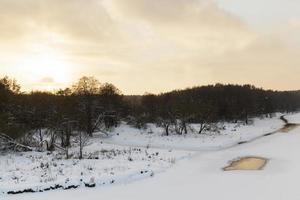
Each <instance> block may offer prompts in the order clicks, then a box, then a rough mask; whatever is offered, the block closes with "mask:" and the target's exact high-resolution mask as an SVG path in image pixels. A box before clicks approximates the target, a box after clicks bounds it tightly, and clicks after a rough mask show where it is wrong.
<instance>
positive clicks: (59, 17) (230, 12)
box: [0, 0, 300, 94]
mask: <svg viewBox="0 0 300 200" xmlns="http://www.w3.org/2000/svg"><path fill="white" fill-rule="evenodd" d="M299 35H300V1H284V0H266V1H264V2H263V3H262V2H261V1H259V0H251V1H250V0H249V1H242V2H241V1H239V0H160V1H152V0H128V1H126V3H124V1H122V0H91V1H88V3H87V1H84V0H73V1H59V0H27V1H18V0H0V44H1V45H0V53H1V57H0V77H1V76H5V75H8V76H9V77H12V78H16V79H17V81H18V83H20V84H21V86H22V90H25V91H30V90H48V91H52V90H55V89H59V88H64V87H68V86H70V85H72V83H74V82H76V80H78V79H79V78H80V77H82V76H94V77H96V78H97V79H99V81H100V82H102V83H104V82H111V83H113V84H114V85H116V86H117V87H118V88H119V89H120V90H121V91H122V92H123V93H124V94H144V93H145V92H151V93H160V92H167V91H171V90H174V89H183V88H187V87H193V86H201V85H207V84H215V83H232V84H253V85H255V86H257V87H263V88H265V89H273V90H298V89H300V88H299V85H300V79H299V74H300V39H299Z"/></svg>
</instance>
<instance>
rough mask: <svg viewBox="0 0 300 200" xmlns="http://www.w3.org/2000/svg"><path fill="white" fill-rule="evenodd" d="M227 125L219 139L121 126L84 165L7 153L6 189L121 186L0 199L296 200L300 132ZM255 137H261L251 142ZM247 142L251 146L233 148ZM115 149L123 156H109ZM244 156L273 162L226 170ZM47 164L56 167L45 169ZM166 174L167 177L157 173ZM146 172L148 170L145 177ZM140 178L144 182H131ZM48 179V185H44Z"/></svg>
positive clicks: (0, 169) (269, 123) (2, 171)
mask: <svg viewBox="0 0 300 200" xmlns="http://www.w3.org/2000/svg"><path fill="white" fill-rule="evenodd" d="M286 118H287V119H288V120H290V121H291V122H293V123H300V114H294V115H289V116H287V117H286ZM224 125H225V130H221V132H220V133H219V134H208V135H193V134H189V135H187V136H177V135H172V136H169V137H162V136H161V135H162V134H161V133H162V132H161V131H162V130H159V129H158V128H155V127H152V128H151V127H150V128H151V129H152V131H150V129H148V130H145V131H142V133H141V132H140V131H139V130H135V129H132V128H130V127H127V126H125V125H123V126H121V127H120V128H118V129H116V130H115V131H114V133H113V136H112V137H109V138H105V139H102V142H103V144H101V143H100V142H95V141H98V140H97V138H95V139H94V141H93V142H92V143H91V144H90V145H89V146H88V147H87V148H86V154H88V155H92V157H93V158H94V159H87V160H83V161H78V160H76V159H70V160H67V161H66V160H63V159H59V158H56V157H57V156H59V155H48V157H46V156H45V155H43V154H41V153H26V154H25V153H24V154H23V155H13V156H12V155H10V156H8V155H3V156H1V157H0V161H1V163H0V188H1V189H0V190H2V191H5V190H7V189H9V188H17V187H23V186H24V185H25V184H38V185H43V184H49V182H47V181H48V180H47V178H45V179H43V178H41V175H42V174H46V177H52V178H53V179H54V180H55V181H58V182H66V181H67V182H70V183H74V182H76V183H77V182H78V181H79V182H80V179H83V183H84V182H88V183H90V182H96V183H98V185H99V184H100V183H103V181H104V180H106V181H108V182H109V181H111V180H116V183H117V182H118V183H121V184H115V185H114V186H108V187H96V188H92V189H88V188H84V187H80V188H78V189H76V190H67V191H62V190H55V191H51V192H43V193H34V194H21V195H2V196H0V198H3V199H9V200H10V199H11V200H12V199H22V200H35V199H37V200H38V199H45V200H48V199H49V200H50V199H51V200H53V199H56V200H61V199H73V200H80V199H91V200H93V199H95V200H96V199H112V200H121V199H122V200H127V199H128V200H129V199H130V200H135V199H145V200H147V199H149V200H150V199H151V200H153V199H172V200H177V199H178V200H179V199H192V200H193V199H208V200H210V199H212V200H219V199H225V200H226V199H228V200H229V199H230V200H232V199H233V200H237V199H246V200H248V199H249V200H250V199H251V200H253V199H255V200H269V199H270V200H279V199H284V200H298V199H299V197H300V190H299V189H298V182H299V181H300V173H299V172H298V170H299V169H300V159H299V155H298V154H299V152H300V145H299V144H300V128H297V129H294V130H291V131H290V132H289V133H278V134H274V135H270V136H268V137H260V136H262V135H265V134H267V133H270V132H273V131H275V130H278V129H280V127H282V125H283V122H282V121H281V120H279V119H278V118H273V119H262V120H259V119H256V120H254V125H251V126H238V127H235V126H236V125H234V124H224ZM149 132H153V133H149ZM255 138H258V139H257V140H253V139H255ZM248 140H251V141H252V142H250V143H246V144H243V145H236V144H237V143H239V142H243V141H248ZM154 147H155V148H154ZM229 147H231V148H229ZM101 150H102V151H101ZM111 150H112V151H114V152H116V151H117V152H118V153H107V152H111ZM187 150H190V151H187ZM95 152H96V153H95ZM106 153H107V154H108V155H109V156H107V154H106ZM149 155H150V157H149ZM244 156H257V157H264V158H267V159H268V163H267V165H266V167H265V168H264V170H262V171H227V172H225V171H223V170H222V168H223V167H225V166H227V165H228V162H229V161H231V160H234V159H237V158H239V157H244ZM96 157H97V159H96ZM182 158H186V159H182ZM44 162H46V163H48V165H49V166H51V167H49V166H48V167H46V169H44V168H45V163H44ZM41 163H43V165H42V166H41ZM54 163H55V164H54ZM171 166H172V167H171ZM170 167H171V168H170ZM49 168H51V170H50V171H49ZM167 169H168V170H167ZM61 170H63V172H62V173H61ZM141 171H143V174H141ZM162 171H164V173H156V172H162ZM82 172H83V173H82ZM144 172H147V173H145V174H146V175H145V174H144ZM152 172H154V177H152V178H145V176H146V177H149V176H151V175H153V173H152ZM60 173H61V174H60ZM49 174H52V175H51V176H49ZM12 175H14V176H12ZM18 176H19V177H23V179H24V180H25V183H24V181H23V182H22V180H21V179H20V178H19V180H18V179H16V178H15V177H18ZM12 177H13V178H12ZM11 179H12V180H11ZM91 179H92V180H91ZM137 179H141V180H139V181H133V182H132V181H131V180H137ZM41 180H42V183H40V182H41ZM44 180H46V183H43V181H44ZM26 182H27V183H26ZM50 182H51V180H50Z"/></svg>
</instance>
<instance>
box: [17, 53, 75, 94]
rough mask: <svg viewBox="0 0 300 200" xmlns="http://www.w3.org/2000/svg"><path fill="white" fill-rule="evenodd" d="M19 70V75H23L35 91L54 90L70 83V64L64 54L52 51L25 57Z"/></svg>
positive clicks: (19, 65)
mask: <svg viewBox="0 0 300 200" xmlns="http://www.w3.org/2000/svg"><path fill="white" fill-rule="evenodd" d="M18 68H19V73H22V74H23V76H25V77H26V79H27V80H28V82H31V83H32V85H33V88H35V89H41V90H52V89H56V88H59V87H61V86H63V85H66V84H67V83H68V82H69V81H70V66H69V63H68V62H66V58H65V56H64V55H63V54H62V53H60V52H59V51H55V50H52V49H47V50H43V51H39V52H35V53H33V54H30V55H26V56H24V58H23V59H22V61H21V63H19V64H18Z"/></svg>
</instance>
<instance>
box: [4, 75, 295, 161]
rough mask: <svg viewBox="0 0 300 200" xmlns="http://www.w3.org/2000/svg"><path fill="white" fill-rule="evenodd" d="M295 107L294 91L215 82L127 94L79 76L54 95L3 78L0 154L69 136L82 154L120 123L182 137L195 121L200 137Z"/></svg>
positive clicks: (66, 141)
mask: <svg viewBox="0 0 300 200" xmlns="http://www.w3.org/2000/svg"><path fill="white" fill-rule="evenodd" d="M299 108H300V91H273V90H264V89H261V88H257V87H255V86H252V85H233V84H226V85H225V84H215V85H208V86H200V87H193V88H187V89H183V90H174V91H171V92H167V93H161V94H149V93H146V94H144V95H136V96H128V95H123V94H122V92H121V91H120V90H119V89H118V88H117V87H116V86H114V85H113V84H110V83H100V82H99V81H98V80H97V79H96V78H94V77H82V78H80V79H79V80H78V81H77V82H76V83H74V84H73V85H72V86H71V87H69V88H64V89H60V90H57V91H56V92H44V91H32V92H22V90H21V87H20V85H19V84H18V83H17V81H16V80H14V79H11V78H9V77H4V78H2V79H0V145H1V146H0V150H8V149H10V150H12V149H13V150H31V148H32V147H40V146H43V145H44V146H46V147H47V150H49V151H51V150H54V149H55V148H61V149H67V148H68V147H69V146H70V145H71V142H72V140H71V138H76V139H77V141H78V143H79V146H80V149H81V151H80V152H81V154H82V149H83V147H84V145H85V142H86V140H87V138H88V137H91V136H93V133H95V132H103V133H104V134H107V135H108V134H109V131H110V130H111V129H112V128H114V127H117V126H118V125H119V124H120V122H126V123H127V124H130V125H132V126H134V127H136V128H139V129H142V128H144V127H145V126H146V125H147V123H154V124H156V125H157V126H159V127H162V128H163V129H164V130H165V135H169V134H170V132H171V131H173V132H175V134H186V133H187V127H188V124H190V123H197V124H201V126H200V129H199V130H197V133H198V134H201V133H202V132H203V131H204V130H205V129H209V128H211V126H210V124H212V123H214V122H218V121H230V122H238V121H243V122H244V123H246V124H248V123H251V118H252V117H272V115H273V114H274V113H276V112H282V113H286V112H295V111H297V110H299ZM32 135H35V139H34V140H33V137H32ZM46 135H47V137H48V138H47V140H45V137H46ZM36 136H37V137H36ZM81 156H82V155H81Z"/></svg>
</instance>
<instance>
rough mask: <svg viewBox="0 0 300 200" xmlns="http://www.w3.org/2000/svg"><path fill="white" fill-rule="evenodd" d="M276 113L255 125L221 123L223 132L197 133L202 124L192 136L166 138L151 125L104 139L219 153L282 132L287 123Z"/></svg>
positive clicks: (122, 129)
mask: <svg viewBox="0 0 300 200" xmlns="http://www.w3.org/2000/svg"><path fill="white" fill-rule="evenodd" d="M280 116H281V115H280V114H277V115H276V116H275V117H273V118H264V119H259V118H254V119H253V123H254V125H255V126H253V125H244V124H242V123H238V124H236V123H221V124H218V126H219V127H225V129H224V130H220V133H214V132H213V133H209V132H207V133H205V134H197V130H198V126H199V125H195V124H193V125H192V130H194V132H193V133H191V132H189V134H187V135H177V134H173V135H170V136H164V137H162V136H163V135H164V130H163V129H162V128H159V127H156V126H155V125H153V124H148V128H147V129H146V130H138V129H135V128H132V127H130V126H128V125H125V124H122V125H121V126H120V127H118V128H117V129H116V130H115V131H114V132H113V133H112V136H111V137H109V138H106V139H104V140H103V142H105V143H110V144H118V145H123V146H139V147H152V148H163V149H165V148H172V149H177V150H178V149H180V150H189V151H204V150H219V149H224V148H228V147H231V146H234V145H236V144H238V143H239V142H243V141H249V140H253V139H256V138H259V137H261V136H262V135H264V134H267V133H271V132H273V131H276V130H278V129H280V128H281V127H282V126H283V125H284V122H283V121H282V120H280V119H279V117H280Z"/></svg>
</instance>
